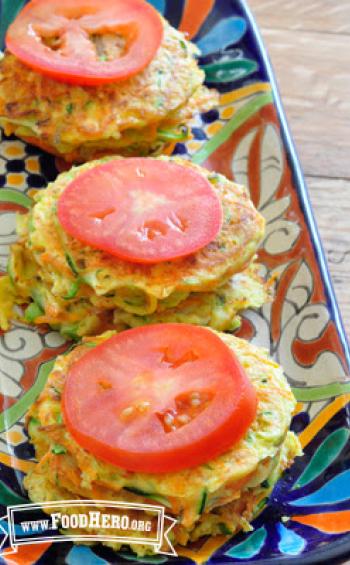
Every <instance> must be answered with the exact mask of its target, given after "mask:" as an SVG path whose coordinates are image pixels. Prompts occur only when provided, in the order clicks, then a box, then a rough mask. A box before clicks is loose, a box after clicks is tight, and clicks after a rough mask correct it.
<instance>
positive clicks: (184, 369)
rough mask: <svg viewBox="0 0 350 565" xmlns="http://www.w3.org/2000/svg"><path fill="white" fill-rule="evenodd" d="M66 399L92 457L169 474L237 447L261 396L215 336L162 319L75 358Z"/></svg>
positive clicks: (70, 422)
mask: <svg viewBox="0 0 350 565" xmlns="http://www.w3.org/2000/svg"><path fill="white" fill-rule="evenodd" d="M62 404H63V414H64V421H65V423H66V426H67V428H68V430H69V431H70V433H71V434H72V436H73V437H74V438H75V440H76V441H77V442H78V443H79V444H80V445H81V446H82V447H83V448H84V449H86V450H87V451H89V452H90V453H91V454H93V455H94V456H95V457H97V458H98V459H101V460H104V461H107V462H109V463H111V464H113V465H116V466H118V467H121V468H123V469H127V470H129V471H134V472H145V473H164V472H175V471H180V470H182V469H186V468H191V467H195V466H197V465H201V464H203V463H205V462H207V461H209V460H211V459H213V458H215V457H217V456H218V455H220V454H222V453H224V452H225V451H227V450H228V449H230V448H232V447H233V445H234V444H235V443H237V442H238V441H239V440H240V439H241V438H242V436H243V435H244V434H245V433H246V431H247V429H248V427H249V426H250V425H251V423H252V421H253V420H254V418H255V415H256V406H257V399H256V393H255V389H254V388H253V386H252V385H251V383H250V381H249V380H248V377H247V376H246V374H245V372H244V370H243V368H242V366H241V365H240V363H239V361H238V360H237V358H236V356H235V355H234V354H233V352H232V351H231V350H230V349H229V348H228V347H227V346H226V345H225V344H224V343H223V341H222V340H221V339H220V338H219V337H218V336H217V335H215V334H214V333H213V332H211V331H210V330H208V329H206V328H202V327H198V326H191V325H187V324H158V325H153V326H144V327H140V328H136V329H131V330H127V331H124V332H122V333H120V334H117V335H115V336H113V337H112V338H110V339H108V340H107V341H105V342H104V343H102V344H100V345H98V346H97V347H96V348H94V349H93V350H90V351H89V352H87V353H86V354H85V355H84V356H83V357H81V358H80V359H79V360H78V361H76V362H75V363H73V364H72V365H71V367H70V369H69V370H68V374H67V377H66V382H65V386H64V390H63V398H62Z"/></svg>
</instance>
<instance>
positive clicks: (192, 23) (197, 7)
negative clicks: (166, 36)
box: [179, 0, 215, 38]
mask: <svg viewBox="0 0 350 565" xmlns="http://www.w3.org/2000/svg"><path fill="white" fill-rule="evenodd" d="M214 4H215V0H200V2H198V0H186V4H185V9H184V11H183V14H182V20H181V23H180V26H179V30H180V31H184V32H186V33H187V34H188V37H189V38H191V37H194V36H195V35H197V33H198V31H199V30H200V28H201V26H202V24H203V23H204V22H205V20H206V18H207V17H208V15H209V14H210V12H211V10H212V8H213V6H214Z"/></svg>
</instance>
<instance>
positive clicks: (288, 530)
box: [0, 0, 350, 565]
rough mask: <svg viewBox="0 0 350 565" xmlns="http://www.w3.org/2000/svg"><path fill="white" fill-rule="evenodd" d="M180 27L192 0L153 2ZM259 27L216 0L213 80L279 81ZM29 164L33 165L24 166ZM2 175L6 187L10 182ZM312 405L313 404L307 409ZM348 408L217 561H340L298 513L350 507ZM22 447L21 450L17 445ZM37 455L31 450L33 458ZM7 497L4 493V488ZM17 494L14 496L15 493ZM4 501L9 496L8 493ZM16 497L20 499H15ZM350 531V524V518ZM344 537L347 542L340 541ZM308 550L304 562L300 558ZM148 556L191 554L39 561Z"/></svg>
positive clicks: (206, 43) (9, 473)
mask: <svg viewBox="0 0 350 565" xmlns="http://www.w3.org/2000/svg"><path fill="white" fill-rule="evenodd" d="M151 3H152V4H153V5H154V6H155V7H156V8H157V9H158V10H159V11H160V12H161V13H162V14H164V16H165V17H167V18H168V19H169V20H170V23H172V24H173V25H175V26H178V25H179V23H180V21H181V18H182V15H183V11H184V9H185V2H184V1H183V0H179V1H174V0H152V2H151ZM23 4H24V2H22V1H20V0H17V1H15V2H12V5H11V10H12V12H11V10H9V6H10V3H9V2H5V1H3V2H1V25H0V33H1V34H2V35H3V33H4V31H5V27H6V25H7V24H8V22H9V21H10V12H11V13H12V15H14V13H15V12H16V11H17V10H18V9H19V8H20V7H21V5H23ZM256 34H257V30H256V28H255V24H254V22H253V21H252V19H251V17H250V15H249V12H248V11H247V9H246V7H245V5H244V3H243V2H241V1H240V0H236V1H229V0H216V2H215V3H214V5H213V7H212V10H211V11H210V13H209V14H208V15H207V17H206V18H205V21H203V22H202V25H201V26H200V29H199V30H198V32H197V34H196V35H195V38H194V40H195V41H196V43H197V44H198V46H199V47H200V48H201V50H202V56H201V58H200V64H201V66H202V68H203V69H204V70H205V72H206V76H207V82H208V84H209V85H210V86H215V87H216V88H217V89H218V90H219V92H220V93H222V94H224V93H228V92H231V91H232V90H233V89H239V88H242V87H245V86H249V85H250V84H253V83H254V82H256V81H259V82H271V83H272V84H273V85H274V79H273V77H272V74H271V69H270V68H269V66H268V63H267V59H266V55H265V53H264V51H263V50H262V46H261V44H260V40H259V37H258V36H257V35H256ZM275 98H276V105H277V108H278V110H279V111H280V112H281V108H280V102H279V99H278V96H277V94H276V92H275ZM219 118H220V112H219V111H218V110H213V111H211V112H208V113H207V114H205V115H203V116H201V118H200V120H199V122H198V123H197V124H195V125H193V127H192V137H193V140H195V141H198V142H200V143H203V142H205V141H207V140H208V139H209V136H208V133H207V128H208V126H210V124H212V123H214V122H216V121H217V120H219ZM280 119H281V121H282V137H283V141H284V144H285V147H284V148H285V150H286V152H287V154H288V159H289V161H290V164H291V167H292V169H293V171H294V174H295V179H296V180H295V182H296V183H297V190H298V193H299V197H300V199H301V201H302V203H303V208H304V210H305V213H306V221H307V224H308V228H309V231H310V233H311V234H312V235H313V240H314V245H315V252H316V255H317V259H318V262H319V267H320V270H321V273H322V277H323V284H324V288H325V292H326V295H327V302H328V310H329V312H330V314H331V318H332V319H333V320H336V321H337V329H338V332H339V335H340V340H341V342H342V344H343V349H344V352H345V356H346V355H348V348H347V344H346V339H345V336H344V332H343V329H342V327H341V324H340V322H339V314H338V311H337V306H336V303H335V299H334V295H333V291H332V288H331V284H330V281H329V275H328V273H327V271H326V269H325V262H324V257H323V255H322V252H321V249H320V246H319V240H318V236H317V231H316V228H315V225H314V223H313V219H312V214H311V211H310V205H309V202H308V200H307V197H306V192H305V188H304V185H303V181H302V178H301V173H300V169H299V165H298V161H297V159H296V157H295V153H294V149H293V146H292V145H291V142H290V138H289V133H288V130H287V129H286V124H285V122H284V116H283V114H281V113H280ZM12 139H13V138H9V140H10V141H11V140H12ZM27 150H28V151H29V152H30V151H31V152H32V153H31V154H32V155H35V156H36V157H38V159H40V160H41V170H42V171H43V173H42V175H41V176H40V175H33V174H31V173H30V172H28V174H27V173H26V174H27V177H26V182H27V185H28V186H29V187H35V188H40V186H44V185H45V184H46V182H47V181H48V180H51V178H53V177H54V176H55V174H56V170H55V167H54V160H53V158H52V157H49V156H46V155H44V154H42V152H40V150H37V149H35V148H31V149H30V148H29V149H28V148H27ZM175 153H178V154H183V155H190V156H191V152H190V151H189V149H188V146H187V145H184V144H178V145H177V147H176V149H175ZM23 168H25V167H23ZM3 176H4V179H0V185H1V186H4V185H5V183H6V178H5V175H3ZM304 408H305V407H304ZM309 420H310V416H309V413H308V412H307V411H303V412H301V413H299V414H298V415H297V416H296V417H295V419H294V422H293V426H294V428H295V430H296V431H298V432H302V431H303V429H305V427H306V426H307V425H308V424H309ZM347 422H348V407H347V406H345V407H344V408H343V409H341V410H339V411H337V412H336V414H335V415H334V416H333V417H332V418H331V419H330V420H329V421H328V422H327V424H326V425H325V426H323V427H322V428H321V429H320V430H319V432H318V433H317V434H316V435H315V437H314V438H313V439H312V440H311V442H310V443H309V444H308V445H307V447H306V449H305V455H304V457H303V458H300V459H298V460H297V461H296V462H295V464H294V465H293V467H292V469H290V470H288V471H287V472H286V473H285V475H284V476H283V478H282V479H281V480H280V481H279V482H278V484H277V485H276V487H275V488H274V491H273V493H272V496H271V500H270V502H269V504H268V506H267V508H266V509H265V510H264V511H263V512H262V514H261V515H260V516H259V517H258V518H257V519H256V520H255V522H254V531H252V532H249V533H241V534H239V535H238V536H236V537H235V538H233V539H232V540H229V541H227V543H226V544H224V545H223V546H222V547H221V548H220V549H218V550H217V551H216V553H215V554H214V555H213V556H212V557H211V559H210V562H211V563H233V562H242V563H251V564H252V563H267V562H268V563H271V564H273V563H280V562H281V560H282V559H283V563H288V561H289V559H290V561H291V563H300V564H303V565H306V564H307V563H314V562H316V560H318V559H322V560H323V562H324V563H333V559H335V558H336V557H337V556H338V555H340V554H344V555H345V553H346V552H348V551H350V536H349V534H348V533H347V532H346V531H343V532H341V533H331V532H325V531H322V530H320V529H317V528H315V527H310V526H309V525H305V524H303V523H301V522H298V521H297V519H293V518H296V517H299V518H300V517H303V516H306V515H310V514H322V513H324V512H325V513H332V512H333V513H336V512H339V513H341V512H346V511H350V469H349V467H350V448H349V444H348V439H349V435H350V432H349V426H348V423H347ZM28 449H29V448H28V444H27V442H23V443H22V444H19V445H17V446H16V447H15V448H14V453H15V455H16V456H19V453H20V450H22V451H23V450H28ZM15 450H17V451H15ZM31 455H32V454H29V453H28V458H29V457H30V456H31ZM1 471H2V484H3V485H6V488H7V491H6V496H7V499H6V500H7V504H9V502H8V500H11V496H12V497H13V500H16V497H17V499H18V500H19V498H18V497H20V496H25V493H24V492H21V487H20V486H19V485H20V484H21V474H20V473H19V472H18V471H14V470H13V469H10V468H9V467H6V466H4V465H1ZM2 494H3V495H4V493H2ZM9 497H10V498H9ZM2 500H5V499H4V498H2ZM13 503H15V502H13ZM349 531H350V523H349ZM340 542H341V543H340ZM297 556H300V559H299V560H296V559H295V558H296V557H297ZM128 561H129V562H144V563H154V564H157V563H159V564H161V563H165V562H168V563H169V565H171V564H175V563H177V564H178V563H190V561H189V560H188V559H185V558H178V559H172V558H167V557H164V556H155V557H149V558H144V559H136V558H135V556H134V555H132V554H131V553H129V552H120V553H119V554H118V555H117V556H116V555H115V553H113V552H112V550H109V549H107V548H105V547H102V546H96V547H94V548H90V547H86V546H73V545H72V544H70V543H67V542H66V543H62V544H56V545H53V546H51V547H50V549H49V550H48V551H47V552H46V553H45V554H44V555H43V556H42V557H41V558H40V559H39V561H38V562H37V563H38V564H39V563H40V564H42V563H43V564H44V563H67V565H79V564H81V563H85V564H86V565H104V564H106V563H122V562H125V563H127V562H128Z"/></svg>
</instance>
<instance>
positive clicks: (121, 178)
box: [57, 158, 222, 263]
mask: <svg viewBox="0 0 350 565" xmlns="http://www.w3.org/2000/svg"><path fill="white" fill-rule="evenodd" d="M57 213H58V219H59V221H60V223H61V225H62V227H63V229H64V230H65V231H66V232H67V233H69V234H70V235H71V236H73V237H74V238H76V239H78V240H79V241H81V242H82V243H84V244H87V245H90V246H91V247H94V248H97V249H101V250H103V251H106V252H108V253H110V254H111V255H114V256H116V257H117V258H119V259H123V260H125V261H132V262H137V263H159V262H162V261H167V260H173V259H177V258H179V257H184V256H187V255H190V254H191V253H194V252H196V251H198V250H199V249H201V248H203V247H205V246H206V245H207V244H209V243H210V242H211V241H213V240H214V239H215V237H216V236H217V234H218V233H219V231H220V228H221V224H222V209H221V203H220V201H219V199H218V197H217V195H216V194H215V192H214V191H213V188H212V187H211V185H210V183H209V182H208V180H207V179H206V178H205V177H204V176H202V175H200V174H199V173H198V172H197V171H195V170H193V169H191V168H189V167H185V166H180V165H178V164H177V163H174V162H171V161H161V160H156V159H146V158H133V159H116V160H112V161H109V162H107V163H104V164H102V165H98V166H96V167H94V168H92V169H89V170H87V171H85V172H83V173H81V174H80V175H79V176H78V177H76V178H75V180H73V181H72V182H71V183H70V184H69V185H68V186H67V187H66V189H65V190H64V192H63V193H62V194H61V196H60V198H59V201H58V208H57Z"/></svg>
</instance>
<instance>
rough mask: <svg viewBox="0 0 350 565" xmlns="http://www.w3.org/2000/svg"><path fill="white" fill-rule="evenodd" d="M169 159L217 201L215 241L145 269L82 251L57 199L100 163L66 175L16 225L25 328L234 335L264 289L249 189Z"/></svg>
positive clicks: (13, 267) (266, 293) (16, 276)
mask: <svg viewBox="0 0 350 565" xmlns="http://www.w3.org/2000/svg"><path fill="white" fill-rule="evenodd" d="M160 159H169V158H166V157H160ZM172 159H173V160H174V161H175V162H176V163H178V164H180V165H181V166H183V167H193V168H195V170H196V171H198V172H199V173H200V174H201V175H203V176H205V177H206V178H207V179H208V180H209V182H210V183H211V185H212V187H213V189H214V191H215V192H216V194H217V195H218V197H219V199H220V201H221V204H222V209H223V218H224V219H223V224H222V228H221V230H220V232H219V234H218V236H217V237H216V239H215V240H214V241H212V242H211V243H210V244H209V245H207V246H205V247H204V248H202V249H201V250H199V251H198V252H196V253H194V254H192V255H189V256H187V257H184V258H181V259H177V260H173V261H164V262H161V263H157V264H153V265H152V264H151V265H150V264H148V265H144V264H139V263H132V262H127V261H123V260H121V259H118V258H116V257H114V256H112V255H109V254H107V253H105V252H103V251H100V250H98V249H93V248H91V247H88V246H87V245H84V244H83V243H81V242H79V241H78V240H76V239H74V238H73V237H71V236H69V235H68V234H67V233H65V231H64V230H63V228H62V226H61V225H60V223H59V221H58V218H57V200H58V198H59V196H60V195H61V194H62V192H63V191H64V189H65V188H66V186H67V185H68V184H69V183H70V181H72V179H74V178H76V177H77V176H78V175H79V174H80V173H81V172H83V171H85V170H86V169H88V168H91V167H95V166H96V165H97V164H98V163H99V162H101V161H99V162H91V163H87V164H85V165H83V166H81V167H77V168H73V169H72V170H70V171H69V172H67V173H63V174H61V175H60V176H59V177H58V178H57V180H56V181H55V182H54V183H52V184H50V185H49V186H48V188H47V189H46V190H45V191H42V192H38V193H37V195H36V197H35V201H36V203H35V205H34V206H33V208H32V209H31V211H30V212H29V213H28V214H26V215H24V216H21V217H20V218H19V226H18V233H19V241H18V243H16V244H15V245H13V246H12V248H11V254H10V260H9V275H10V277H11V280H12V285H13V286H12V293H13V294H14V295H15V297H14V301H17V302H23V301H29V300H33V301H34V302H33V303H32V304H30V306H29V308H27V310H26V320H27V321H29V322H35V323H39V324H40V323H47V324H49V325H50V326H52V327H53V328H57V329H59V330H60V331H61V332H62V333H63V334H64V335H66V336H68V337H72V338H79V337H81V336H83V335H93V334H97V333H101V332H102V331H105V330H106V329H108V328H112V327H117V328H119V329H123V328H125V327H127V326H137V325H141V324H147V323H157V322H169V321H173V322H174V321H177V322H183V323H194V324H199V325H208V326H210V327H212V328H214V329H217V330H233V329H235V328H237V327H238V326H239V324H240V318H239V316H238V315H237V313H238V312H239V311H241V310H243V309H245V308H248V307H255V308H257V307H260V306H261V305H262V304H264V302H266V301H267V300H269V298H270V288H269V285H268V284H265V283H264V281H263V279H262V278H261V276H260V275H259V267H258V266H257V265H256V264H255V263H254V258H255V254H256V251H257V249H258V247H259V244H260V242H261V240H262V237H263V235H264V219H263V217H262V216H261V215H260V214H259V213H258V212H257V211H256V209H255V208H254V206H253V204H252V202H251V200H250V198H249V195H248V192H247V190H246V189H245V188H244V187H242V186H240V185H237V184H235V183H233V182H231V181H229V180H227V179H226V178H225V177H223V176H222V175H218V174H216V173H212V172H209V171H207V170H205V169H203V168H201V167H198V166H196V165H193V164H191V163H190V162H188V161H185V160H182V159H180V158H172ZM9 294H11V292H10V293H9Z"/></svg>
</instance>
